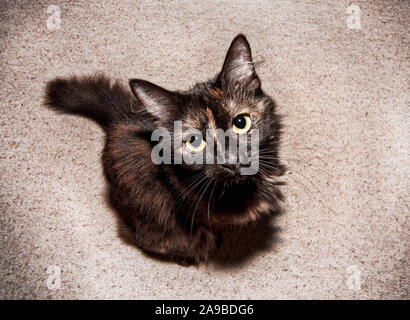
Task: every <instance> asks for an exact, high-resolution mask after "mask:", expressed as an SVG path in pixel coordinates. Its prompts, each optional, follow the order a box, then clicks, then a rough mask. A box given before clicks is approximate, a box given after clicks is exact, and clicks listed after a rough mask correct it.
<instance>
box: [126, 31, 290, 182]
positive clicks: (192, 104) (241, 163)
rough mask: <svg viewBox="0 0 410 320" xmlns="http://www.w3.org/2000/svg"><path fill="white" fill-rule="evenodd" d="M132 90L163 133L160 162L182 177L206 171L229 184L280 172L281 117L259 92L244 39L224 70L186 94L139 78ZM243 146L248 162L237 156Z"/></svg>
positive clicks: (232, 51) (234, 46)
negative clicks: (170, 165) (169, 164)
mask: <svg viewBox="0 0 410 320" xmlns="http://www.w3.org/2000/svg"><path fill="white" fill-rule="evenodd" d="M130 86H131V89H132V91H133V93H134V95H135V96H136V97H137V99H138V100H139V101H140V103H141V105H142V107H143V108H145V110H146V111H148V112H149V113H150V114H151V115H152V116H154V119H155V120H154V124H155V127H156V128H158V129H160V130H157V132H156V133H154V134H153V136H152V139H153V140H157V141H159V143H158V144H157V146H155V147H154V149H153V155H154V154H155V152H157V161H158V159H159V160H160V161H159V162H161V161H164V162H165V163H170V162H171V163H172V164H174V165H175V168H177V170H180V171H181V172H182V173H183V174H184V175H188V176H189V175H192V174H195V173H198V174H200V173H202V174H203V176H204V177H206V178H208V179H210V180H216V181H227V182H230V183H236V182H237V183H240V182H246V181H247V180H249V179H255V177H263V176H275V175H276V176H277V175H281V174H282V172H283V167H282V166H281V165H280V162H279V160H278V159H277V157H278V154H277V149H278V144H279V134H280V119H279V117H278V116H277V115H276V114H275V105H274V102H273V101H272V99H271V98H270V97H269V96H267V95H265V94H264V93H263V91H262V89H261V82H260V80H259V78H258V76H257V74H256V70H255V63H254V62H253V60H252V55H251V49H250V46H249V43H248V41H247V40H246V38H245V36H243V35H238V36H237V37H235V39H234V40H233V41H232V44H231V46H230V48H229V50H228V52H227V55H226V58H225V61H224V64H223V67H222V70H221V72H220V73H219V74H218V75H217V76H216V77H215V79H214V80H212V81H209V82H204V83H198V84H196V85H195V86H194V87H193V88H192V89H190V90H188V91H184V92H171V91H168V90H166V89H164V88H161V87H159V86H157V85H155V84H152V83H150V82H147V81H144V80H137V79H135V80H131V81H130ZM161 130H162V131H161ZM229 141H232V145H231V146H232V147H234V148H235V147H236V152H233V151H232V150H234V149H230V147H229ZM239 142H241V143H243V142H245V149H242V150H245V152H244V153H243V154H242V155H244V156H246V155H247V156H248V158H247V159H244V158H241V157H239V156H238V155H239V154H241V147H240V143H239ZM253 147H255V148H253ZM212 156H213V157H212ZM211 158H213V159H211ZM153 161H154V160H153ZM252 166H253V168H252ZM255 168H256V170H255Z"/></svg>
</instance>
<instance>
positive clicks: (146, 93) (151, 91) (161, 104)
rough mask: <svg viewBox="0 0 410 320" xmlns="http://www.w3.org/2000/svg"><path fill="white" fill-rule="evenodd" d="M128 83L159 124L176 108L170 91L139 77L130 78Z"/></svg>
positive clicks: (176, 105) (169, 116)
mask: <svg viewBox="0 0 410 320" xmlns="http://www.w3.org/2000/svg"><path fill="white" fill-rule="evenodd" d="M129 84H130V87H131V90H132V92H133V93H134V95H135V96H136V97H137V99H138V100H139V101H140V102H141V104H142V105H143V106H144V108H145V109H146V110H147V111H148V112H149V113H150V114H151V115H153V116H154V117H155V118H156V119H157V120H158V122H159V123H160V124H163V123H165V122H167V121H168V120H169V119H170V118H171V117H172V115H173V113H174V112H175V111H176V110H177V109H178V104H177V102H176V100H175V97H174V94H173V93H172V92H171V91H168V90H166V89H164V88H161V87H159V86H157V85H156V84H153V83H151V82H148V81H145V80H140V79H132V80H130V81H129Z"/></svg>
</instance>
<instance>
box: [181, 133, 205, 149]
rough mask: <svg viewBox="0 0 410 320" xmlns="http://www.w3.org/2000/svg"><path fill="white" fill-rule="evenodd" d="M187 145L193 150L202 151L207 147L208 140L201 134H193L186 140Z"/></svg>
mask: <svg viewBox="0 0 410 320" xmlns="http://www.w3.org/2000/svg"><path fill="white" fill-rule="evenodd" d="M185 145H186V146H187V148H188V149H189V150H190V151H192V152H199V151H202V150H203V149H204V148H205V147H206V142H205V140H204V139H202V136H201V135H199V134H192V135H190V136H189V137H188V139H187V141H185Z"/></svg>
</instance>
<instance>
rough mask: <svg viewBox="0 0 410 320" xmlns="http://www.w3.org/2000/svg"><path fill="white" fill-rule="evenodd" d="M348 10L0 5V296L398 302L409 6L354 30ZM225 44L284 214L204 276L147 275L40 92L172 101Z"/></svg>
mask: <svg viewBox="0 0 410 320" xmlns="http://www.w3.org/2000/svg"><path fill="white" fill-rule="evenodd" d="M52 4H53V5H57V6H59V8H60V10H61V28H60V29H57V30H50V29H48V28H47V19H48V18H49V17H50V16H51V15H52V13H48V12H47V7H48V6H49V5H52ZM350 4H351V3H350V1H344V0H343V1H305V0H299V1H271V0H269V1H236V0H231V1H174V2H170V1H164V2H162V1H161V2H152V1H118V3H117V4H113V2H108V1H107V2H106V1H96V2H93V3H91V2H89V1H75V2H74V1H73V2H71V3H70V2H66V1H56V0H53V1H47V2H46V1H37V2H32V1H4V0H2V1H1V4H0V18H1V21H0V32H1V34H0V48H1V53H0V59H1V83H0V98H1V109H0V110H1V114H0V121H1V128H0V132H1V136H0V139H1V145H0V176H1V179H0V188H1V189H0V209H1V215H0V224H1V229H0V239H1V240H0V241H1V246H0V258H1V260H0V297H1V298H6V299H13V298H25V299H28V298H37V299H38V298H56V299H60V298H139V299H150V298H152V299H156V298H171V299H174V298H181V299H185V298H194V299H196V298H243V299H253V298H263V299H282V298H324V299H327V298H356V299H362V298H371V299H377V298H385V299H390V298H400V299H408V298H409V297H410V293H409V287H410V252H409V244H410V235H409V227H410V223H409V204H408V200H409V198H408V194H409V193H410V188H409V171H410V169H409V168H410V160H409V159H410V157H409V150H410V146H409V141H410V133H409V128H410V112H409V102H410V101H409V97H410V95H409V35H408V30H409V29H410V28H409V27H410V26H409V24H410V23H409V22H410V19H409V14H410V4H409V2H408V1H388V0H386V1H357V2H356V4H358V5H359V6H360V9H361V29H360V30H352V29H349V28H348V26H347V22H346V19H347V17H348V14H347V12H346V8H347V7H348V6H349V5H350ZM239 32H243V33H245V34H246V36H247V37H248V40H249V42H250V44H251V46H252V49H253V53H254V57H255V59H256V60H264V63H263V65H262V66H261V67H260V69H259V75H260V78H261V79H262V84H263V88H264V90H265V91H266V92H268V93H270V94H271V95H272V96H273V97H274V99H275V100H276V102H277V104H278V106H279V110H280V113H281V114H283V115H285V123H286V132H285V136H284V145H283V151H282V155H283V157H284V159H285V162H286V163H288V165H289V167H290V168H291V171H290V172H289V173H288V174H287V175H286V177H285V178H284V179H285V180H286V181H287V182H288V185H287V186H286V187H285V188H284V189H283V190H284V193H285V194H286V197H287V199H286V202H285V204H284V211H285V212H284V214H282V215H281V216H279V217H278V218H277V219H276V220H275V221H274V226H272V228H271V229H272V230H271V229H269V228H267V226H261V225H257V226H254V228H253V231H252V232H251V234H239V235H237V236H236V238H234V239H230V246H229V245H228V244H229V241H228V242H227V244H226V245H225V247H224V248H222V253H223V254H221V255H219V256H218V257H216V258H215V259H214V260H212V261H210V262H209V263H208V264H202V265H200V266H199V267H188V268H186V267H181V266H178V265H175V264H169V263H165V262H159V261H156V260H153V259H151V258H149V257H147V256H145V255H144V254H142V253H141V252H140V251H139V250H138V249H136V248H134V247H133V246H131V245H128V244H126V243H124V241H123V240H122V239H121V237H120V236H119V230H118V223H117V220H116V215H115V213H114V212H113V211H112V209H110V207H109V205H108V203H107V200H106V184H105V180H104V176H103V173H102V167H101V162H100V156H101V152H102V147H103V137H104V136H103V132H102V130H101V129H100V128H99V127H97V125H95V124H94V123H92V122H90V121H88V120H85V119H82V118H78V117H72V116H61V115H57V114H56V113H54V112H51V111H49V110H47V109H45V108H44V107H43V106H42V95H43V90H44V86H45V83H46V81H47V80H50V79H52V78H54V77H56V76H61V75H70V74H87V73H92V72H95V71H105V72H106V73H107V74H108V75H110V76H112V77H114V78H119V79H122V80H123V81H124V82H126V81H127V79H129V78H143V79H147V80H150V81H153V82H156V83H158V84H159V85H162V86H164V87H166V88H169V89H185V88H187V87H189V86H190V85H192V84H193V83H194V82H195V81H198V80H206V79H208V78H210V77H211V76H213V75H214V74H215V73H216V72H218V71H219V69H220V68H221V66H222V62H223V58H224V55H225V52H226V50H227V48H228V46H229V44H230V41H231V40H232V39H233V37H234V36H235V35H236V34H237V33H239ZM291 159H294V160H291ZM264 239H268V242H267V244H266V241H265V240H264ZM228 240H229V239H228ZM59 270H61V274H60V275H58V273H59Z"/></svg>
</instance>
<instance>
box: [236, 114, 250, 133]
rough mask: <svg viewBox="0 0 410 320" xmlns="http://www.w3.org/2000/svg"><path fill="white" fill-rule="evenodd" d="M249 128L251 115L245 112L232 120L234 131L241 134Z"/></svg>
mask: <svg viewBox="0 0 410 320" xmlns="http://www.w3.org/2000/svg"><path fill="white" fill-rule="evenodd" d="M250 128H251V117H250V116H249V115H247V114H240V115H238V116H236V117H235V119H233V121H232V130H233V132H235V133H238V134H242V133H246V132H248V131H249V129H250Z"/></svg>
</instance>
